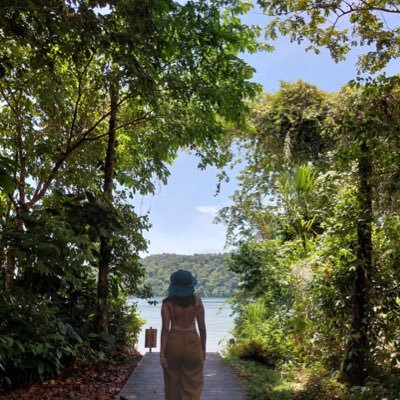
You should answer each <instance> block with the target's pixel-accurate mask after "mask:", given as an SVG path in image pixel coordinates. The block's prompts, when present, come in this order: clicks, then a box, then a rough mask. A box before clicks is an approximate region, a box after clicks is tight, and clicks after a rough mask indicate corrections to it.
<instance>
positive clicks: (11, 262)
mask: <svg viewBox="0 0 400 400" xmlns="http://www.w3.org/2000/svg"><path fill="white" fill-rule="evenodd" d="M5 253H6V270H5V274H4V291H5V292H6V293H10V292H12V290H13V287H14V272H15V256H14V246H9V247H7V249H6V251H5Z"/></svg>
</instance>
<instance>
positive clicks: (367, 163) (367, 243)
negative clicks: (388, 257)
mask: <svg viewBox="0 0 400 400" xmlns="http://www.w3.org/2000/svg"><path fill="white" fill-rule="evenodd" d="M360 150H361V156H360V159H359V162H358V175H359V188H358V202H359V219H358V221H357V241H358V243H357V245H358V246H357V267H356V271H355V273H354V282H353V295H352V321H351V337H350V339H349V342H348V346H347V349H346V354H345V357H344V361H343V365H342V371H341V375H342V379H343V380H344V381H346V382H348V383H350V384H351V385H357V386H361V385H363V384H364V382H365V378H366V363H365V361H366V356H367V351H368V343H367V333H368V323H369V321H368V320H369V296H368V292H369V282H370V274H371V271H372V228H371V223H372V217H373V216H372V184H371V176H372V163H371V152H370V150H369V148H368V145H367V143H366V141H365V140H364V141H363V142H362V144H361V147H360Z"/></svg>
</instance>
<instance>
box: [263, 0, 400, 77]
mask: <svg viewBox="0 0 400 400" xmlns="http://www.w3.org/2000/svg"><path fill="white" fill-rule="evenodd" d="M258 4H259V5H260V6H261V7H262V9H263V10H264V11H265V12H266V13H267V14H268V15H270V16H272V17H274V18H273V19H272V21H271V22H270V23H268V25H267V36H268V37H270V38H272V39H275V38H276V37H277V33H278V32H279V33H281V34H283V35H287V36H289V37H290V38H291V41H293V42H297V43H300V42H302V41H303V40H304V39H307V40H309V42H310V44H309V46H308V47H307V49H308V50H313V51H315V52H316V53H319V48H320V47H326V48H328V49H329V51H330V53H331V56H332V58H333V59H334V60H335V61H340V60H343V59H344V58H345V56H346V54H347V53H348V52H349V51H350V49H351V48H352V47H355V46H372V45H374V46H375V48H374V49H371V48H368V49H367V50H366V51H365V52H364V54H362V55H361V56H360V57H359V68H360V69H361V70H362V71H371V72H377V71H380V70H382V69H383V68H384V67H385V66H386V65H387V63H388V62H389V61H390V60H392V59H396V58H398V57H399V55H400V50H399V40H400V28H399V26H398V23H397V18H398V16H399V14H400V4H399V2H398V1H397V0H387V1H381V0H372V1H363V0H353V1H336V0H324V1H311V0H309V1H308V0H307V1H302V0H290V1H285V2H282V1H279V0H258Z"/></svg>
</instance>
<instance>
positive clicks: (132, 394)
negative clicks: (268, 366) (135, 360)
mask: <svg viewBox="0 0 400 400" xmlns="http://www.w3.org/2000/svg"><path fill="white" fill-rule="evenodd" d="M163 379H164V378H163V374H162V368H161V366H160V353H146V354H145V355H144V357H143V359H142V360H141V362H140V363H139V365H138V366H137V367H136V369H135V371H133V373H132V375H131V376H130V378H129V379H128V381H127V382H126V384H125V386H124V387H123V388H122V390H121V392H120V393H119V394H118V396H117V397H116V400H164V380H163ZM201 399H202V400H245V399H246V396H245V392H244V389H243V386H242V385H241V383H240V382H239V379H238V377H237V376H236V375H235V373H234V372H233V371H232V369H231V368H230V367H229V366H228V365H227V364H226V363H225V362H224V360H223V359H222V358H221V356H220V355H219V354H218V353H207V357H206V362H205V368H204V390H203V394H202V396H201Z"/></svg>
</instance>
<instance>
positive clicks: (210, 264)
mask: <svg viewBox="0 0 400 400" xmlns="http://www.w3.org/2000/svg"><path fill="white" fill-rule="evenodd" d="M225 257H226V254H194V255H191V256H188V255H178V254H156V255H151V256H148V257H146V258H144V259H143V260H142V263H143V265H145V267H146V269H147V271H148V278H147V279H146V281H145V283H147V284H149V285H150V286H151V288H152V289H153V291H154V294H155V295H156V296H164V295H165V294H167V290H168V286H169V278H170V275H171V273H172V272H174V271H176V270H178V269H180V268H183V269H187V270H189V271H191V272H192V274H193V275H194V276H195V277H196V278H197V281H198V284H197V286H196V293H198V294H199V295H200V296H203V297H229V296H230V295H231V293H232V291H233V290H234V289H235V288H236V287H237V284H238V277H237V276H236V275H235V274H234V273H233V272H230V271H228V268H227V266H226V265H225V263H224V258H225Z"/></svg>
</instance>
